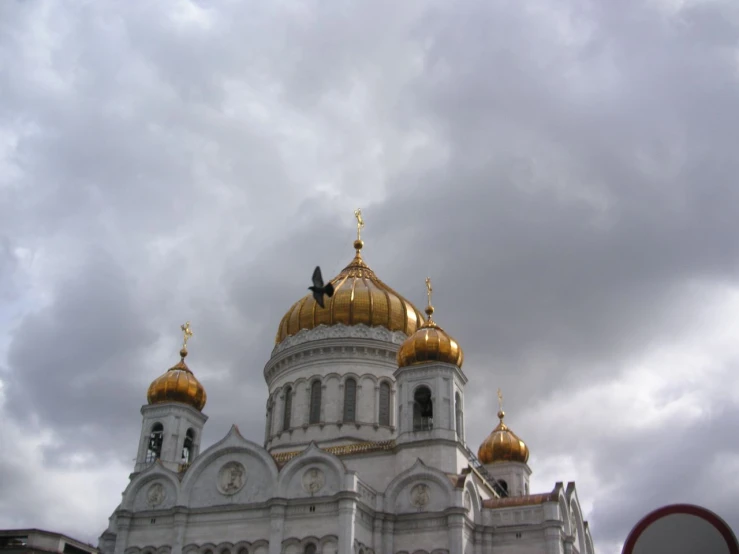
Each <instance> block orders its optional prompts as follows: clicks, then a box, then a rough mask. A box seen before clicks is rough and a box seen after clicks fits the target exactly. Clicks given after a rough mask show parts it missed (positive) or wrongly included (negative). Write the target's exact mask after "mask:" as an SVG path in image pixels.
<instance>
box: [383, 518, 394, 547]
mask: <svg viewBox="0 0 739 554" xmlns="http://www.w3.org/2000/svg"><path fill="white" fill-rule="evenodd" d="M384 527H385V537H384V539H385V540H384V541H383V543H384V545H385V546H384V549H383V550H382V554H393V552H395V524H394V523H393V522H392V521H390V520H388V519H386V520H385V525H384Z"/></svg>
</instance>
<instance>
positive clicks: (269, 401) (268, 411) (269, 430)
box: [266, 397, 272, 440]
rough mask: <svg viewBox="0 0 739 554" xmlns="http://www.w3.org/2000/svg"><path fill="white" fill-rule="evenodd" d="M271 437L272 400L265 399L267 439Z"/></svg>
mask: <svg viewBox="0 0 739 554" xmlns="http://www.w3.org/2000/svg"><path fill="white" fill-rule="evenodd" d="M271 436H272V398H271V397H270V398H268V399H267V439H266V440H269V438H270V437H271Z"/></svg>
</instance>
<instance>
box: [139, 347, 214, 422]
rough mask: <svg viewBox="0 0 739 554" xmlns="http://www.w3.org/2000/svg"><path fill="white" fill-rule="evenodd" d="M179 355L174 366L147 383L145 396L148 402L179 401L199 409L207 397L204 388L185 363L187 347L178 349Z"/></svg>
mask: <svg viewBox="0 0 739 554" xmlns="http://www.w3.org/2000/svg"><path fill="white" fill-rule="evenodd" d="M180 356H181V357H182V358H181V359H180V361H179V362H178V363H177V364H176V365H175V366H173V367H171V368H170V369H169V370H167V372H166V373H165V374H164V375H161V376H160V377H157V378H156V379H154V381H153V382H152V383H151V385H149V391H148V392H147V394H146V398H147V400H148V401H149V404H162V403H164V402H179V403H181V404H187V405H188V406H192V407H193V408H195V409H196V410H198V411H200V410H202V409H203V406H205V401H206V399H207V396H206V394H205V389H204V388H203V385H201V384H200V381H198V380H197V379H196V378H195V375H193V373H192V371H190V368H189V367H187V364H186V363H185V356H187V349H185V348H183V349H182V350H180Z"/></svg>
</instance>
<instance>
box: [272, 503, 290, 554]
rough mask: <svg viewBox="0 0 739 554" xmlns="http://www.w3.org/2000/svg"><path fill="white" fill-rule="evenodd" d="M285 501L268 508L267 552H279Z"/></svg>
mask: <svg viewBox="0 0 739 554" xmlns="http://www.w3.org/2000/svg"><path fill="white" fill-rule="evenodd" d="M286 506H287V505H286V503H282V504H276V505H272V507H271V508H270V510H269V554H281V552H282V530H283V529H284V527H285V511H286Z"/></svg>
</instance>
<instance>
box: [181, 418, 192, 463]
mask: <svg viewBox="0 0 739 554" xmlns="http://www.w3.org/2000/svg"><path fill="white" fill-rule="evenodd" d="M194 448H195V431H194V430H193V429H192V427H191V428H190V429H188V430H187V433H185V442H184V444H183V445H182V463H183V464H189V463H190V462H191V461H192V455H193V453H194V450H193V449H194Z"/></svg>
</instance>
